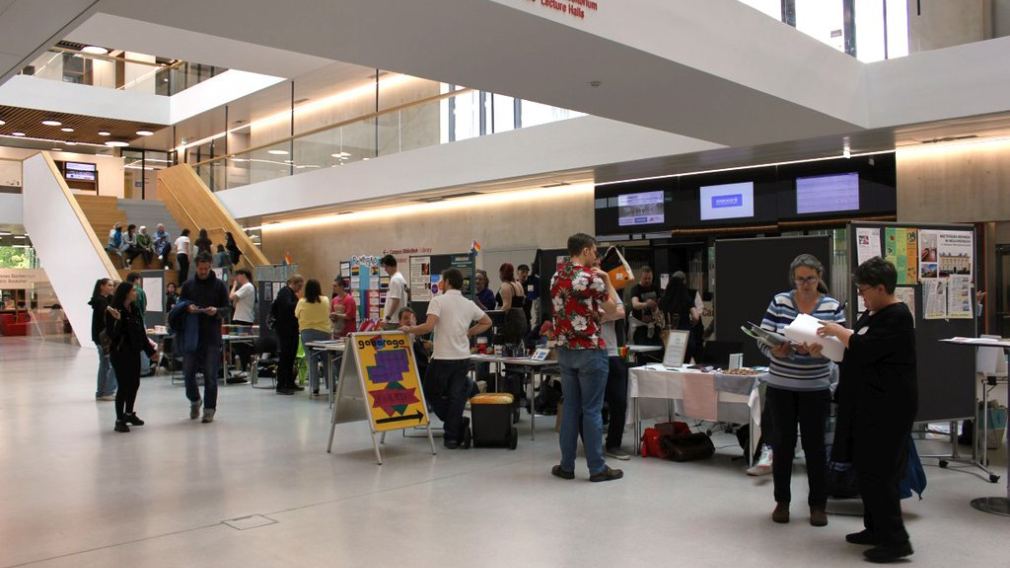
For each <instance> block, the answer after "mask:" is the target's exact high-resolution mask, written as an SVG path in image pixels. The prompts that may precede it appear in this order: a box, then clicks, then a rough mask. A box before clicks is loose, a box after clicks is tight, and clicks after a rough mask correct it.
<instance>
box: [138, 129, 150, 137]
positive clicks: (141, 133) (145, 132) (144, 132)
mask: <svg viewBox="0 0 1010 568" xmlns="http://www.w3.org/2000/svg"><path fill="white" fill-rule="evenodd" d="M153 134H154V132H151V131H150V130H138V131H137V136H152V135H153Z"/></svg>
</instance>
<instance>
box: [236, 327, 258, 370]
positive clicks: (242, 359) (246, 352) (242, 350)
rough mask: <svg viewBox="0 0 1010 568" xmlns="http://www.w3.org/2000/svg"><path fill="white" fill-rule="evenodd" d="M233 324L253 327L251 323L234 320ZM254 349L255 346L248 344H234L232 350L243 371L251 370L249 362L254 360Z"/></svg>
mask: <svg viewBox="0 0 1010 568" xmlns="http://www.w3.org/2000/svg"><path fill="white" fill-rule="evenodd" d="M231 323H233V324H235V325H252V324H253V323H252V322H251V321H241V320H232V321H231ZM252 349H253V346H252V345H249V344H248V343H234V344H232V347H231V350H232V352H234V353H235V354H236V355H238V360H239V365H240V366H241V367H242V370H243V371H248V370H249V361H250V360H251V359H252Z"/></svg>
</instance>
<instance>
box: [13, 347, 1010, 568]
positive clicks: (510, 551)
mask: <svg viewBox="0 0 1010 568" xmlns="http://www.w3.org/2000/svg"><path fill="white" fill-rule="evenodd" d="M0 362H2V364H0V384H2V388H0V504H2V505H0V511H2V513H0V567H8V566H20V565H30V566H47V567H48V566H67V567H71V566H72V567H90V566H96V567H97V566H102V567H105V566H126V565H135V566H143V567H144V568H152V567H158V566H172V567H179V566H187V567H188V566H215V567H228V566H297V567H300V568H305V567H310V566H324V565H325V566H365V565H371V564H374V563H375V562H410V563H412V564H414V565H417V566H435V565H437V566H440V567H446V568H451V567H454V566H508V567H510V568H511V567H514V566H666V565H671V564H673V563H675V564H676V565H679V566H692V567H697V566H727V565H732V566H734V567H744V566H771V565H780V566H787V565H788V566H803V565H810V566H852V565H853V562H855V561H857V560H858V559H859V558H860V552H861V550H860V549H859V547H855V546H852V545H848V544H846V543H845V542H844V541H843V540H842V537H843V535H844V534H845V533H846V532H851V531H854V530H858V529H859V528H860V525H861V521H860V520H859V519H858V518H856V517H846V516H838V515H833V516H832V517H831V524H830V525H829V526H828V527H827V528H822V529H817V528H813V527H811V526H809V524H807V522H806V519H807V515H806V511H805V506H804V504H803V503H804V501H805V495H806V489H805V478H804V477H803V476H802V469H801V468H800V467H797V472H798V473H799V475H796V476H794V483H795V485H794V494H795V495H797V499H796V503H794V506H793V519H794V520H793V522H792V523H791V524H790V525H787V526H780V525H774V524H773V523H772V522H771V520H770V518H769V514H770V512H771V509H772V506H773V503H772V489H771V480H770V479H769V478H759V479H753V478H747V477H745V476H744V475H743V473H742V467H743V466H742V462H740V461H731V459H730V458H731V456H732V455H738V454H739V449H738V448H737V447H735V440H733V439H731V438H728V437H726V438H723V439H720V440H718V443H717V445H723V446H725V447H724V448H722V449H720V453H719V454H717V456H716V457H715V458H713V459H711V460H708V461H705V462H700V463H692V464H675V463H672V462H661V461H656V460H642V459H638V458H633V459H632V461H631V462H625V463H622V464H620V466H621V467H624V469H625V472H626V477H625V479H623V480H621V481H617V482H612V483H604V484H591V483H588V482H586V476H587V473H586V471H585V469H584V463H582V464H580V470H579V471H578V472H577V473H578V476H579V477H578V478H576V480H574V481H563V480H559V479H556V478H553V477H551V476H550V475H549V473H548V471H549V469H550V466H551V465H553V464H554V463H556V461H557V457H558V451H557V437H556V435H555V434H554V433H553V431H552V427H553V421H552V420H546V419H545V420H542V421H540V422H538V436H537V440H536V442H530V440H529V437H528V435H524V436H523V437H522V438H521V439H520V446H519V449H518V450H517V451H514V452H512V451H508V450H493V449H487V450H469V451H454V452H450V451H440V453H439V455H438V456H437V457H434V458H433V457H432V456H431V455H430V453H429V452H428V451H427V450H426V448H427V441H426V440H424V439H404V438H402V437H401V436H399V435H394V436H390V437H389V441H388V444H387V448H386V462H385V465H383V466H381V467H378V466H376V465H375V463H374V462H373V460H372V457H373V456H372V450H371V447H370V443H369V439H368V435H367V430H366V429H365V426H364V425H363V424H347V425H343V426H341V427H340V428H339V429H338V432H337V440H336V442H335V445H334V453H333V454H332V455H329V454H327V453H326V452H325V445H326V438H327V428H328V409H327V405H326V402H325V401H324V400H319V401H316V400H309V399H308V397H307V396H305V395H304V394H301V395H300V396H295V397H279V396H275V395H274V394H272V392H270V391H266V390H255V389H252V388H250V387H249V386H248V385H229V386H227V387H222V390H221V396H220V402H219V406H218V414H217V418H216V420H215V422H214V423H213V424H210V425H204V424H199V423H198V422H196V421H192V422H191V421H190V420H188V406H187V402H186V400H185V398H184V395H183V390H182V387H181V386H172V385H170V384H169V381H168V379H167V378H165V377H154V378H148V379H143V383H142V386H141V390H140V397H139V403H138V413H139V414H140V416H142V417H143V418H144V419H145V420H146V421H147V425H146V426H143V427H137V428H134V431H133V432H131V433H129V434H119V433H115V432H113V431H112V426H113V407H112V403H108V402H101V403H96V402H95V401H94V400H93V398H94V387H95V379H94V376H95V368H96V354H95V352H94V351H92V350H88V349H78V348H75V347H71V346H68V345H61V344H53V343H50V344H47V343H44V342H41V341H39V340H35V339H25V338H0ZM525 420H526V418H525V417H524V422H525ZM527 425H528V423H527ZM625 441H626V445H628V446H630V445H631V442H632V441H631V436H630V435H626V437H625ZM930 445H931V444H929V443H927V444H925V445H924V447H923V448H922V450H923V451H924V452H926V453H928V452H929V451H932V450H940V449H942V447H941V446H939V445H937V444H932V445H936V446H937V447H935V448H934V447H928V446H930ZM995 459H996V460H997V463H999V464H1000V465H999V466H998V468H999V469H1000V471H1001V472H1002V471H1003V468H1004V467H1005V466H1004V465H1002V464H1005V456H1003V455H1002V453H1000V454H999V455H998V457H996V458H995ZM927 475H928V476H929V487H928V489H927V492H926V496H925V499H924V500H922V501H917V500H916V501H912V500H909V501H906V502H905V510H906V512H907V517H908V520H909V522H908V524H909V530H910V531H911V533H912V537H913V544H914V545H915V547H916V551H917V553H916V555H915V557H914V559H915V561H916V564H917V565H920V566H950V565H954V564H964V561H965V560H966V559H968V558H970V564H971V565H974V566H1004V565H1005V562H1006V557H1005V553H1006V547H1005V543H1003V540H1004V538H1003V537H1005V536H1006V534H1007V529H1008V521H1010V519H1006V518H1000V517H994V516H989V515H985V514H982V513H979V512H977V511H975V510H973V509H971V507H969V505H968V502H969V501H970V500H971V499H972V498H974V497H979V496H988V495H993V496H995V495H1000V494H1001V493H1002V492H1003V491H1004V490H1005V488H1004V486H1003V485H1002V484H1000V485H991V484H989V483H986V482H983V481H981V480H980V479H979V478H977V477H975V476H972V475H969V474H966V473H958V472H953V471H943V470H940V469H938V468H936V467H927ZM842 508H843V509H844V508H846V506H844V505H843V506H842Z"/></svg>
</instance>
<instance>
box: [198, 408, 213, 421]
mask: <svg viewBox="0 0 1010 568" xmlns="http://www.w3.org/2000/svg"><path fill="white" fill-rule="evenodd" d="M215 412H216V410H215V409H213V408H204V409H203V420H201V421H200V422H203V423H204V424H210V423H211V422H213V421H214V413H215Z"/></svg>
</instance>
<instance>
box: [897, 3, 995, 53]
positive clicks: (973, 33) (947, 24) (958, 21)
mask: <svg viewBox="0 0 1010 568" xmlns="http://www.w3.org/2000/svg"><path fill="white" fill-rule="evenodd" d="M997 1H999V0H997ZM991 4H992V0H956V1H954V2H951V1H950V0H908V51H909V53H915V52H917V51H929V50H931V49H942V48H944V47H952V46H955V45H961V44H965V43H972V42H976V41H982V40H984V39H989V38H990V37H993V36H992V19H991V14H992V5H991ZM919 6H921V7H922V13H921V14H919V13H918V7H919Z"/></svg>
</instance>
